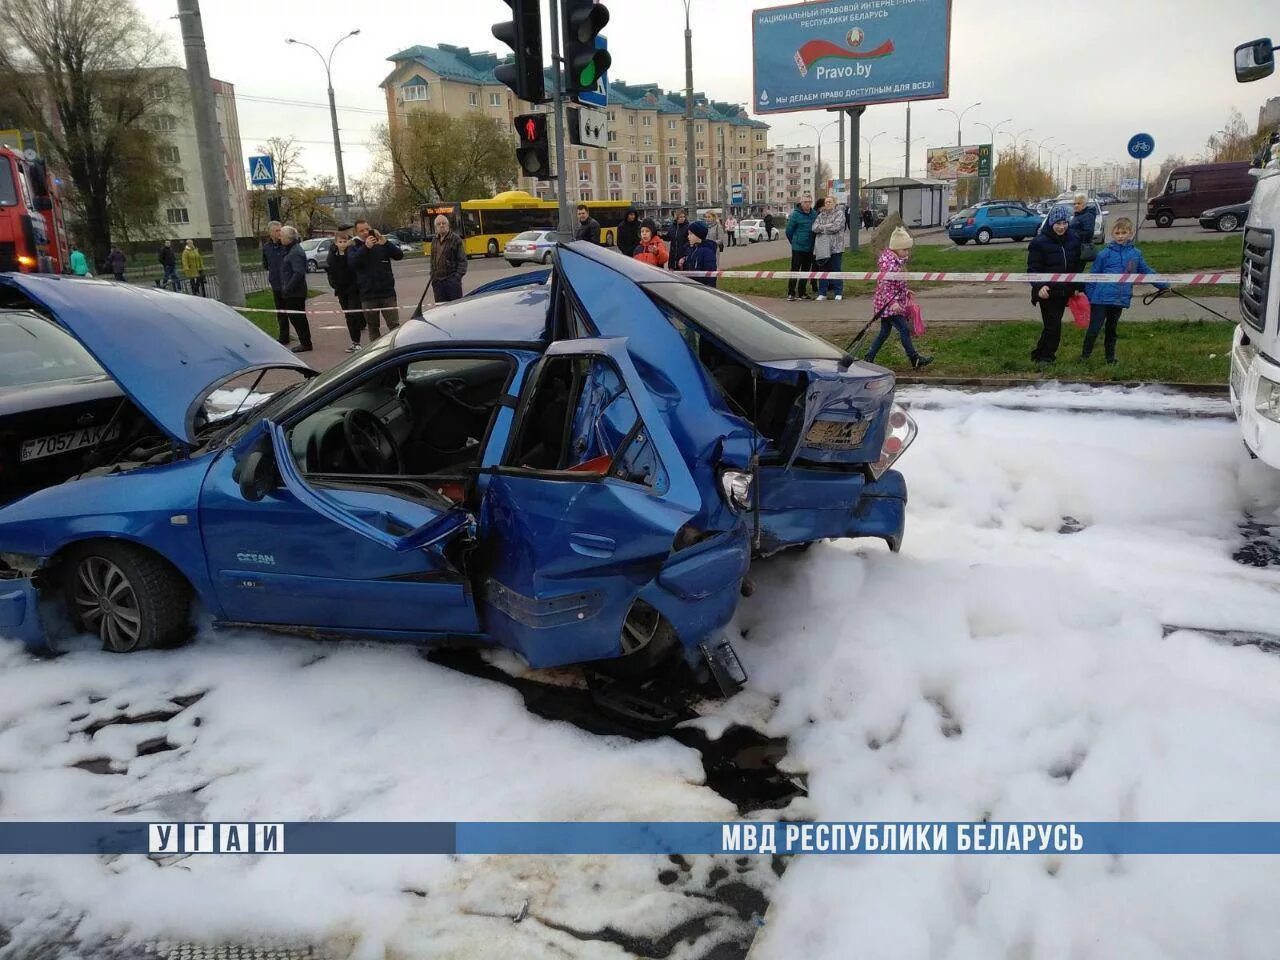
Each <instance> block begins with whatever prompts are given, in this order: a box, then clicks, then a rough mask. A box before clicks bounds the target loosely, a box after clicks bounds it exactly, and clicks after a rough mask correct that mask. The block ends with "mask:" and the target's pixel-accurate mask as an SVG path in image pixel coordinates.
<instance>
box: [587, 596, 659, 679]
mask: <svg viewBox="0 0 1280 960" xmlns="http://www.w3.org/2000/svg"><path fill="white" fill-rule="evenodd" d="M675 645H676V632H675V629H674V628H673V627H672V626H671V624H670V623H668V622H667V619H666V618H665V617H664V616H663V615H662V614H660V613H659V612H658V611H657V610H655V609H654V608H653V607H651V606H650V605H649V604H647V603H645V602H644V601H643V600H637V601H635V602H634V603H632V604H631V609H630V610H628V611H627V618H626V619H625V620H623V621H622V637H621V646H622V655H621V656H619V657H615V658H614V659H612V660H598V661H596V662H594V663H592V664H591V666H592V667H593V668H594V669H595V670H598V671H599V672H600V673H604V674H607V675H609V676H611V677H637V676H641V675H643V674H646V673H649V672H650V671H652V670H653V669H654V668H655V667H657V666H659V665H660V664H661V663H662V662H663V661H664V660H665V659H666V658H667V656H668V655H669V654H670V653H671V651H672V649H673V648H674V647H675Z"/></svg>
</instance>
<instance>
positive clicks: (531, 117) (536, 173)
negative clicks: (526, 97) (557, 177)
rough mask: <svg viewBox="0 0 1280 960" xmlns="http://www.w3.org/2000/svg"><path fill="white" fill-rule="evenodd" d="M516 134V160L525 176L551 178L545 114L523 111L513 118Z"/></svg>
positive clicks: (549, 148) (542, 178)
mask: <svg viewBox="0 0 1280 960" xmlns="http://www.w3.org/2000/svg"><path fill="white" fill-rule="evenodd" d="M515 124H516V134H517V135H518V136H519V137H520V146H519V147H517V148H516V162H517V163H519V164H520V169H521V170H523V171H524V175H525V176H526V177H536V178H537V179H539V180H552V179H554V177H552V176H551V147H550V145H549V144H548V143H547V115H546V114H545V113H524V114H521V115H520V116H518V117H516V119H515Z"/></svg>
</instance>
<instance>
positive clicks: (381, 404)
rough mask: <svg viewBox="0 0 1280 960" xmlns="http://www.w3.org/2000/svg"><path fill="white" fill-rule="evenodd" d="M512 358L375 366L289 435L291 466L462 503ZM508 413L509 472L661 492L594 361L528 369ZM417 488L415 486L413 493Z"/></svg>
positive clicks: (660, 480)
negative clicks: (517, 406) (610, 481)
mask: <svg viewBox="0 0 1280 960" xmlns="http://www.w3.org/2000/svg"><path fill="white" fill-rule="evenodd" d="M513 369H514V362H513V361H512V360H510V359H508V358H505V357H498V356H495V355H493V354H488V355H483V356H470V357H467V356H455V357H433V358H431V359H425V360H415V361H411V362H407V363H403V364H399V365H397V366H395V367H392V368H389V369H386V370H383V371H381V372H379V373H377V374H375V375H374V376H373V377H372V378H370V379H368V380H365V381H363V382H361V383H360V384H359V385H358V386H356V387H355V389H353V390H349V391H347V392H346V393H344V394H342V395H341V396H339V397H338V398H336V399H335V400H333V401H332V402H330V403H328V404H326V405H325V406H324V407H322V408H321V409H319V410H316V411H314V412H312V413H310V414H308V415H307V416H306V417H304V418H303V419H302V420H300V421H298V422H297V423H296V424H295V425H294V426H293V427H292V428H291V429H290V430H289V431H288V438H289V444H290V448H291V450H292V451H293V455H294V460H295V462H296V463H297V464H298V467H299V469H300V470H301V471H302V473H303V474H304V475H305V476H306V477H307V478H308V480H310V481H313V482H314V481H319V482H320V484H321V485H339V486H349V485H351V484H352V483H353V482H357V483H359V484H360V485H367V484H368V483H369V481H370V480H373V479H375V478H376V479H377V481H378V482H379V484H381V485H388V483H385V482H384V481H386V482H390V485H394V486H396V487H397V488H398V489H400V490H402V491H404V492H406V493H408V494H410V495H412V494H413V491H414V488H415V486H416V485H417V484H424V485H425V486H426V487H427V488H429V490H430V491H431V492H432V493H435V494H439V495H442V496H444V497H446V498H448V499H449V500H451V501H452V502H454V503H458V504H465V505H467V506H476V504H474V503H471V502H470V499H471V496H472V491H473V484H472V481H473V480H474V478H475V475H476V472H477V470H478V469H479V467H480V461H481V455H482V453H483V450H484V447H485V443H486V438H487V437H488V434H489V430H490V427H491V425H492V423H493V419H494V416H495V415H496V413H497V411H498V409H499V408H500V400H501V398H502V397H504V396H505V395H506V393H507V384H508V383H509V381H510V378H511V375H512V372H513ZM532 376H534V377H536V389H535V390H534V391H533V393H532V394H531V395H530V399H529V402H528V403H527V404H526V405H525V406H524V407H523V409H521V411H520V412H519V414H518V416H519V422H518V423H517V425H516V433H517V436H516V440H515V442H514V443H513V444H512V445H511V446H510V448H509V450H508V453H507V456H506V458H505V460H504V463H505V464H506V465H507V466H509V467H510V468H512V469H516V470H530V471H537V472H553V473H560V472H563V473H570V474H574V475H575V476H577V477H587V476H594V477H604V476H606V475H607V474H608V475H612V476H615V477H618V478H620V479H624V480H629V481H632V482H636V483H642V484H645V485H646V486H651V487H658V488H660V487H662V485H663V484H664V483H665V473H664V472H663V470H662V466H661V464H660V463H659V461H658V457H657V454H656V451H655V450H654V448H653V445H652V443H651V442H650V441H649V439H648V438H647V437H645V436H644V435H643V433H644V431H643V430H642V429H641V422H640V418H639V415H638V413H637V412H636V408H635V404H634V402H633V401H632V399H631V397H630V394H629V393H628V392H627V390H626V388H625V385H624V384H623V382H622V378H621V377H620V376H619V375H618V373H617V371H616V369H615V368H614V367H613V365H612V364H611V363H610V362H608V361H607V360H604V359H602V358H587V357H554V358H549V359H547V360H544V361H543V362H542V363H541V364H540V365H539V366H538V367H537V368H536V369H535V370H534V372H533V374H532ZM424 492H425V491H424Z"/></svg>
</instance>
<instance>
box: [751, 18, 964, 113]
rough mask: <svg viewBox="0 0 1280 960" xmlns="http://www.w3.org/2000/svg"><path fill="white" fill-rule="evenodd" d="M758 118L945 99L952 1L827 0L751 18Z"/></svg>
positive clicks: (949, 64) (949, 52) (949, 55)
mask: <svg viewBox="0 0 1280 960" xmlns="http://www.w3.org/2000/svg"><path fill="white" fill-rule="evenodd" d="M752 48H753V49H752V62H753V66H754V76H755V82H754V103H753V107H754V110H755V112H756V113H783V112H788V111H792V110H825V109H827V108H829V107H843V106H859V105H864V104H874V103H899V102H902V101H905V100H936V99H940V98H943V97H946V96H947V94H948V89H947V87H948V80H949V77H950V67H951V0H827V2H819V3H801V4H792V5H789V6H785V7H766V8H764V9H761V10H756V11H753V13H752Z"/></svg>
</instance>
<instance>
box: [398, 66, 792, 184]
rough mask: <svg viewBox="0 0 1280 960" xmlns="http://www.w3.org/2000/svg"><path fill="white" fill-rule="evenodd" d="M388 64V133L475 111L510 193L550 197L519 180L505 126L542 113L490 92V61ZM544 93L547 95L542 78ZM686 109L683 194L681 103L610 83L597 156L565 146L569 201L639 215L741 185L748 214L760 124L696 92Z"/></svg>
mask: <svg viewBox="0 0 1280 960" xmlns="http://www.w3.org/2000/svg"><path fill="white" fill-rule="evenodd" d="M388 59H389V60H390V61H391V62H392V63H393V64H394V68H393V69H392V71H391V73H390V74H389V75H388V76H387V78H386V79H385V80H384V81H383V82H382V87H383V90H384V91H385V93H386V98H387V116H388V119H389V121H390V124H391V127H392V130H393V131H394V129H395V128H396V127H397V126H398V125H403V124H404V123H405V122H406V118H407V117H409V116H411V115H412V114H413V113H414V112H415V111H419V110H438V111H442V112H445V113H448V114H450V115H453V116H461V115H464V114H465V113H466V112H467V111H469V110H479V111H481V112H482V113H484V114H485V115H487V116H492V117H495V118H496V119H498V120H500V121H501V122H502V123H503V124H504V126H505V128H506V129H507V130H508V131H510V134H511V138H512V174H511V183H510V186H513V187H517V188H519V189H522V190H526V191H528V192H529V193H532V194H534V195H536V196H540V197H548V198H549V197H552V196H554V195H555V194H556V191H555V184H554V183H550V182H547V181H538V180H533V179H531V178H528V177H523V176H520V171H519V170H518V168H517V167H516V165H515V130H514V127H513V125H512V120H513V119H514V118H515V117H516V116H517V115H518V114H521V113H528V112H534V111H537V110H548V109H550V108H549V107H548V106H546V105H542V106H533V105H531V104H528V103H526V102H524V101H522V100H520V99H518V98H517V97H516V96H515V94H514V93H512V92H511V90H510V89H509V88H507V87H506V86H505V85H503V84H501V83H499V82H498V81H497V79H496V78H495V77H494V75H493V70H494V68H495V67H497V66H498V64H499V63H501V61H500V60H499V59H498V57H497V56H496V55H495V54H492V53H485V52H480V53H473V52H472V51H471V50H469V49H467V48H466V47H455V46H452V45H450V44H439V45H438V46H434V47H427V46H416V47H410V48H409V49H407V50H402V51H401V52H399V53H397V54H393V55H392V56H391V57H389V58H388ZM547 84H548V88H550V85H551V81H550V77H548V81H547ZM693 103H694V109H693V114H694V119H693V137H694V154H695V160H694V162H695V168H694V180H695V182H694V183H693V184H692V185H690V184H688V183H686V182H685V181H686V180H687V179H688V177H687V171H686V169H685V167H686V153H685V144H686V127H687V126H688V124H687V123H686V120H685V115H684V114H685V100H684V94H683V93H670V92H664V91H663V90H662V89H661V88H660V87H659V86H658V85H657V84H630V83H626V82H624V81H621V80H614V81H612V82H611V83H610V84H609V105H608V111H607V112H608V124H609V129H608V133H607V134H606V145H605V147H604V148H596V147H575V146H570V145H566V147H565V149H566V151H567V152H566V156H565V169H566V175H567V179H568V181H569V182H568V185H567V187H568V195H569V198H570V199H571V200H574V201H579V200H629V201H631V202H632V203H636V204H639V205H643V206H649V207H669V206H675V205H700V206H720V205H722V204H727V203H728V202H729V200H730V198H731V196H732V193H733V190H734V187H735V186H737V185H741V187H742V190H741V193H742V196H743V197H744V200H745V202H746V203H747V204H748V205H753V206H754V205H758V204H760V203H763V202H765V198H764V197H763V195H762V194H761V191H762V190H763V189H764V181H763V179H762V178H760V176H759V173H760V171H759V170H758V169H757V167H758V164H759V157H760V156H761V155H763V154H764V153H766V152H767V151H768V147H769V144H768V131H769V126H768V124H765V123H762V122H760V121H758V120H752V119H751V118H750V117H748V116H747V114H746V111H745V110H744V109H743V108H741V107H739V106H738V105H736V104H730V103H724V102H720V101H715V100H709V99H708V98H707V97H705V96H704V95H703V94H701V93H695V94H694V98H693ZM554 161H555V152H554V146H553V148H552V162H553V163H554ZM462 199H467V198H462Z"/></svg>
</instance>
